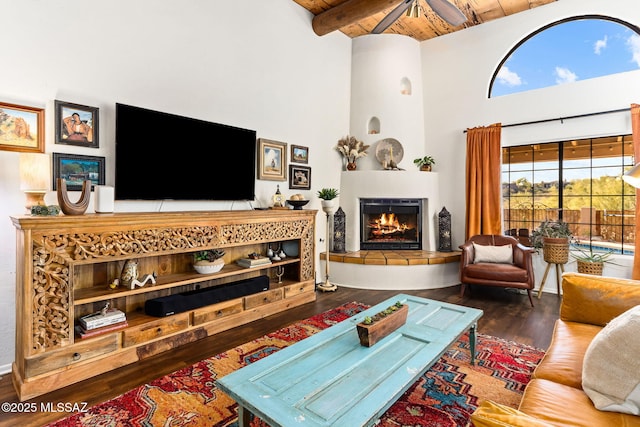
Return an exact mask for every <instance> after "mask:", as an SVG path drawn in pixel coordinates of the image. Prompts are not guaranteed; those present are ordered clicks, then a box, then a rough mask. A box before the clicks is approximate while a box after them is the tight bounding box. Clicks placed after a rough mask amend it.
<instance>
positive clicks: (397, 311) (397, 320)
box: [356, 301, 409, 347]
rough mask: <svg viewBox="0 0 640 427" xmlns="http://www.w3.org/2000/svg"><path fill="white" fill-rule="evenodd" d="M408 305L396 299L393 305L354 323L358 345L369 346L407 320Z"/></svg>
mask: <svg viewBox="0 0 640 427" xmlns="http://www.w3.org/2000/svg"><path fill="white" fill-rule="evenodd" d="M408 312H409V306H408V305H407V304H403V303H401V302H400V301H397V302H396V303H395V304H394V305H391V306H389V307H387V308H386V309H384V310H382V311H380V312H378V313H376V314H374V315H373V316H366V317H365V318H364V319H363V320H362V322H360V323H358V324H357V325H356V330H357V331H358V339H359V340H360V345H363V346H365V347H371V346H372V345H374V344H375V343H376V342H378V341H380V340H381V339H382V338H384V337H386V336H387V335H389V334H390V333H391V332H393V331H395V330H396V329H398V328H399V327H400V326H402V325H404V324H405V323H406V321H407V314H408Z"/></svg>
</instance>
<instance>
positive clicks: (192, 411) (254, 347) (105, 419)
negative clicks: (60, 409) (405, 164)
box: [49, 302, 544, 427]
mask: <svg viewBox="0 0 640 427" xmlns="http://www.w3.org/2000/svg"><path fill="white" fill-rule="evenodd" d="M366 308H368V306H367V305H364V304H361V303H358V302H351V303H347V304H344V305H342V306H340V307H338V308H335V309H332V310H329V311H327V312H324V313H321V314H318V315H316V316H313V317H311V318H309V319H306V320H303V321H301V322H297V323H295V324H293V325H290V326H287V327H285V328H282V329H280V330H277V331H275V332H273V333H270V334H268V335H265V336H263V337H261V338H258V339H256V340H253V341H250V342H248V343H246V344H243V345H241V346H238V347H236V348H233V349H231V350H229V351H226V352H224V353H221V354H218V355H216V356H214V357H211V358H209V359H206V360H203V361H201V362H198V363H196V364H194V365H192V366H189V367H187V368H183V369H181V370H179V371H176V372H173V373H171V374H169V375H166V376H164V377H161V378H158V379H156V380H154V381H152V382H150V383H148V384H144V385H142V386H140V387H137V388H135V389H133V390H130V391H128V392H127V393H124V394H122V395H120V396H118V397H116V398H114V399H112V400H109V401H107V402H104V403H101V404H99V405H96V406H94V407H92V408H89V409H88V411H87V412H84V413H79V414H74V415H72V416H70V417H68V418H65V419H63V420H60V421H57V422H55V423H52V424H49V426H51V427H53V426H55V427H68V426H83V427H89V426H109V427H154V426H172V427H175V426H186V427H196V426H198V427H199V426H203V427H204V426H207V427H212V426H213V427H235V426H237V413H236V411H237V404H236V403H235V402H234V401H233V400H232V399H231V398H230V397H228V396H227V395H226V394H225V393H223V392H222V391H220V390H218V389H217V387H216V385H215V381H216V379H218V378H220V377H222V376H224V375H226V374H228V373H229V372H232V371H234V370H236V369H239V368H241V367H242V366H245V365H247V364H249V363H252V362H254V361H256V360H258V359H261V358H263V357H266V356H268V355H269V354H272V353H274V352H276V351H278V350H280V349H282V348H284V347H287V346H289V345H291V344H293V343H295V342H296V341H300V340H302V339H304V338H307V337H309V336H311V335H313V334H315V333H317V332H319V331H321V330H322V329H325V328H327V327H329V326H331V325H334V324H336V323H338V322H341V321H343V320H345V319H347V318H348V317H350V316H353V315H354V314H356V313H358V312H360V311H362V310H365V309H366ZM476 350H477V352H478V354H477V355H476V364H475V365H473V366H472V365H471V364H470V358H469V340H468V335H464V336H462V337H461V339H460V340H458V342H456V343H455V344H454V345H453V346H452V347H451V348H450V349H449V350H448V351H447V352H446V353H445V355H444V356H443V357H442V358H441V359H440V360H438V362H436V364H435V365H434V366H433V367H432V368H431V369H430V370H429V371H428V372H427V373H426V374H425V375H423V376H422V377H421V378H420V379H419V380H418V381H416V383H414V384H413V385H412V386H411V387H410V388H409V389H408V390H407V392H406V393H405V394H404V395H403V396H402V397H401V398H400V399H398V401H397V402H395V403H394V404H393V405H392V406H391V407H390V408H389V410H388V411H387V412H386V413H385V414H384V415H383V416H382V418H381V419H380V422H379V424H378V426H379V427H401V426H402V427H404V426H411V427H420V426H424V427H427V426H429V427H434V426H435V427H445V426H446V427H454V426H469V425H470V422H469V416H470V414H471V413H472V412H473V411H474V410H475V409H476V408H477V406H478V404H479V403H480V402H481V401H482V400H484V399H490V400H493V401H495V402H498V403H501V404H504V405H508V406H511V407H517V405H518V403H519V401H520V398H521V396H522V392H523V390H524V387H525V386H526V384H527V383H528V382H529V380H530V378H531V373H532V372H533V370H534V368H535V367H536V366H537V364H538V363H539V362H540V360H541V359H542V356H543V355H544V352H543V351H542V350H539V349H536V348H533V347H530V346H527V345H523V344H518V343H514V342H510V341H506V340H503V339H500V338H496V337H491V336H487V335H482V334H478V339H477V345H476ZM252 426H255V427H258V426H259V427H264V426H266V424H265V423H264V422H262V421H261V420H260V419H258V418H255V419H253V420H252Z"/></svg>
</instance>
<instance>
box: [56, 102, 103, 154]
mask: <svg viewBox="0 0 640 427" xmlns="http://www.w3.org/2000/svg"><path fill="white" fill-rule="evenodd" d="M55 107H56V108H55V110H56V144H66V145H79V146H81V147H91V148H98V147H99V146H100V145H99V144H98V108H97V107H87V106H85V105H78V104H70V103H68V102H63V101H58V100H56V101H55Z"/></svg>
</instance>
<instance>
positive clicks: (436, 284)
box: [320, 170, 460, 290]
mask: <svg viewBox="0 0 640 427" xmlns="http://www.w3.org/2000/svg"><path fill="white" fill-rule="evenodd" d="M373 198H407V199H422V201H423V205H422V224H423V227H422V249H423V250H424V251H434V252H435V251H436V250H437V240H438V239H437V235H438V213H439V212H440V210H442V205H441V203H440V194H439V183H438V174H437V172H420V171H385V170H369V171H367V170H356V171H344V172H342V176H341V181H340V199H339V204H340V207H342V210H343V211H344V212H345V221H346V236H345V237H346V250H347V251H348V252H357V251H359V250H360V199H373ZM320 263H321V264H322V265H321V270H320V271H321V272H324V259H322V260H321V261H320ZM458 267H459V264H458V263H455V262H449V263H442V264H417V265H370V264H353V263H342V262H331V264H330V275H329V276H330V277H329V279H330V281H331V282H332V283H335V284H337V285H338V286H344V287H353V288H363V289H397V290H402V289H435V288H441V287H445V286H451V285H455V284H458V283H459V282H460V281H459V277H458ZM321 277H322V278H323V277H324V276H323V275H322V273H321Z"/></svg>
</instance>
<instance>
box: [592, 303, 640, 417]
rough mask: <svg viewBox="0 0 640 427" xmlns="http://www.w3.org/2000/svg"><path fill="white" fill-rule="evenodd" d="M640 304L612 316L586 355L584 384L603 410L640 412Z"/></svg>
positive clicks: (636, 413) (629, 412)
mask: <svg viewBox="0 0 640 427" xmlns="http://www.w3.org/2000/svg"><path fill="white" fill-rule="evenodd" d="M638 355H640V305H638V306H636V307H633V308H631V309H630V310H627V311H626V312H624V313H622V314H621V315H620V316H618V317H616V318H615V319H613V320H612V321H611V322H609V324H607V326H605V327H604V328H602V330H601V331H600V332H599V333H598V334H597V335H596V336H595V338H594V339H593V341H592V342H591V344H590V345H589V347H588V348H587V351H586V353H585V355H584V367H583V370H582V388H583V389H584V391H585V393H587V395H588V396H589V397H590V398H591V400H592V401H593V403H594V405H595V407H596V408H598V409H600V410H601V411H616V412H624V413H627V414H634V415H639V414H640V357H638Z"/></svg>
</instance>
